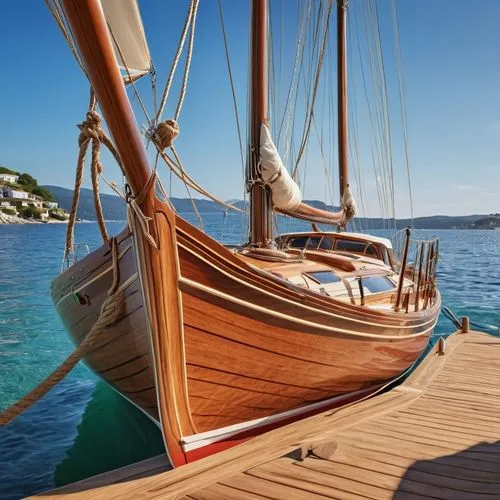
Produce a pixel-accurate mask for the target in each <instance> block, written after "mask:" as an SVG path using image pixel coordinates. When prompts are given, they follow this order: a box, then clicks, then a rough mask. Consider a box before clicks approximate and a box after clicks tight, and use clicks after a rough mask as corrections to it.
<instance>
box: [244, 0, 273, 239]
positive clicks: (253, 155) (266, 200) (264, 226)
mask: <svg viewBox="0 0 500 500" xmlns="http://www.w3.org/2000/svg"><path fill="white" fill-rule="evenodd" d="M251 23H252V24H251V54H252V55H251V79H250V81H251V89H250V113H249V116H250V143H249V145H248V160H247V161H248V165H247V182H249V183H250V244H251V245H253V246H258V247H262V246H264V247H265V246H268V245H270V243H271V241H272V236H273V227H272V206H271V194H270V192H269V189H268V188H266V187H265V186H263V185H262V184H260V183H254V182H253V181H255V180H258V179H259V175H258V172H257V167H258V163H259V157H260V127H261V125H262V124H263V123H267V0H252V20H251Z"/></svg>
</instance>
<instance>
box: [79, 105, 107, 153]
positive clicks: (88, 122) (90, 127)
mask: <svg viewBox="0 0 500 500" xmlns="http://www.w3.org/2000/svg"><path fill="white" fill-rule="evenodd" d="M101 124H102V118H101V116H100V115H99V113H98V112H97V111H95V110H93V109H91V110H89V111H87V115H86V118H85V120H84V121H83V122H82V123H79V124H78V125H77V126H78V128H79V129H80V137H79V138H78V145H79V146H80V147H81V146H82V144H83V143H84V142H86V141H88V140H90V139H95V140H98V141H102V139H103V136H104V130H103V128H102V125H101Z"/></svg>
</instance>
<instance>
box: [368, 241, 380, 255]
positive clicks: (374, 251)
mask: <svg viewBox="0 0 500 500" xmlns="http://www.w3.org/2000/svg"><path fill="white" fill-rule="evenodd" d="M365 253H366V255H373V256H374V257H378V254H377V249H376V248H375V247H374V246H373V245H372V244H371V243H368V245H367V247H366V250H365Z"/></svg>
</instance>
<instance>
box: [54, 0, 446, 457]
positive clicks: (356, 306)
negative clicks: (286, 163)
mask: <svg viewBox="0 0 500 500" xmlns="http://www.w3.org/2000/svg"><path fill="white" fill-rule="evenodd" d="M62 5H63V7H64V14H65V16H66V18H67V22H68V24H69V27H70V29H71V33H72V36H73V38H74V40H75V42H76V44H77V47H78V50H79V54H80V56H81V59H82V61H83V64H84V67H85V71H86V73H87V76H88V78H89V80H90V82H91V85H92V88H93V90H94V91H95V95H96V97H97V101H98V103H99V106H100V108H101V111H102V114H103V116H104V118H105V120H106V123H107V125H108V128H109V131H110V132H111V135H112V138H113V141H114V144H115V147H116V150H117V152H118V155H119V158H120V161H121V165H122V167H123V170H124V172H125V174H126V178H127V182H128V185H129V186H130V193H129V196H128V197H127V201H128V202H129V207H130V209H129V213H130V220H129V226H128V227H127V228H126V229H125V230H124V231H123V232H122V233H121V234H119V235H118V236H116V237H115V238H114V239H111V240H110V241H109V242H108V243H106V244H104V245H103V246H102V247H101V248H99V249H98V250H96V251H95V252H93V253H91V254H90V255H88V256H86V257H85V258H83V259H82V260H80V261H78V262H77V263H76V264H75V265H73V266H71V267H70V268H68V269H67V270H65V271H64V272H62V273H61V275H59V276H58V277H57V278H56V279H55V280H54V282H53V285H52V295H53V300H54V304H55V307H56V309H57V311H58V313H59V315H60V317H61V318H62V321H63V322H64V325H65V326H66V328H67V330H68V332H69V333H70V335H71V337H72V339H73V340H74V342H75V343H77V344H79V343H80V342H81V341H82V340H83V339H84V338H85V337H86V335H87V334H88V332H89V331H91V330H92V328H93V327H94V326H95V324H96V323H99V324H100V325H101V331H100V333H99V338H98V339H97V340H96V342H95V343H94V344H93V346H92V347H91V348H90V349H89V350H88V352H87V353H86V355H85V361H86V363H87V364H88V365H89V366H90V367H91V368H92V369H93V370H94V371H95V372H96V373H97V374H98V375H99V376H100V377H101V378H102V379H104V380H105V381H106V382H107V383H108V384H110V385H111V386H112V387H113V388H115V389H116V390H117V391H119V392H120V393H121V394H122V395H123V396H124V397H125V398H127V399H128V400H130V401H131V402H132V403H133V404H135V405H136V406H137V407H139V408H140V409H141V410H142V411H144V412H145V413H146V414H147V415H149V416H150V417H151V419H152V420H154V421H155V422H156V423H157V424H158V425H159V426H160V428H161V430H162V433H163V436H164V441H165V445H166V449H167V452H168V455H169V457H170V460H171V462H172V464H173V465H174V466H180V465H182V464H185V463H186V462H189V461H191V460H195V459H197V458H200V457H202V456H205V455H207V454H211V453H215V452H216V451H218V450H221V449H224V448H226V447H228V446H232V445H234V444H236V443H238V442H240V441H242V440H244V439H248V438H249V437H251V436H252V435H255V434H258V433H261V432H264V431H265V430H266V429H269V428H271V427H273V426H279V425H284V424H285V423H286V422H289V421H290V420H293V419H297V418H300V417H302V416H304V415H307V414H310V413H312V412H315V411H319V410H321V409H324V408H327V407H332V406H335V405H339V404H343V403H346V402H348V401H351V400H353V399H356V398H360V397H363V396H366V395H368V394H370V393H371V392H373V391H374V390H376V389H377V388H379V387H380V386H382V385H383V384H385V383H387V382H389V381H391V380H393V379H395V378H396V377H398V376H399V375H400V374H401V373H402V372H404V371H405V370H406V369H407V368H408V367H410V366H411V365H412V364H413V363H414V362H415V360H416V359H417V358H418V357H419V355H420V354H421V353H422V351H423V350H424V348H425V347H426V345H427V342H428V338H429V335H430V334H431V332H432V330H433V328H434V326H435V323H436V320H437V316H438V314H439V310H440V296H439V292H438V290H437V289H436V287H435V281H434V274H435V263H436V261H437V247H436V246H435V245H434V244H432V245H430V244H429V245H427V247H426V249H422V251H421V252H420V254H419V255H420V260H419V261H418V262H417V263H416V265H414V266H413V267H411V266H409V265H407V262H406V260H407V258H406V254H407V252H405V256H404V257H403V260H402V262H400V263H398V262H396V258H395V256H394V254H393V252H392V248H391V246H390V243H389V242H388V241H387V240H385V239H383V238H376V237H371V236H367V235H361V234H353V233H346V232H336V233H331V232H321V231H316V230H312V231H311V232H309V233H302V234H289V235H285V236H282V237H281V238H280V239H279V240H278V241H274V239H273V228H272V217H271V214H272V211H273V208H277V209H279V210H280V211H281V212H284V213H287V214H290V215H293V216H297V217H300V218H303V219H306V220H310V221H313V222H329V223H337V224H345V221H346V219H347V218H348V217H350V216H351V215H352V214H350V212H349V211H350V207H349V206H348V203H347V202H346V203H345V204H344V207H343V209H342V210H341V211H340V212H339V213H336V214H332V213H331V212H328V211H323V210H318V209H315V208H313V207H309V206H307V205H306V204H304V203H302V202H301V201H300V200H299V202H298V203H297V200H296V201H295V202H294V205H293V206H292V207H291V208H290V205H287V203H284V204H283V203H280V207H281V208H280V207H276V203H275V201H276V200H275V192H274V191H273V188H274V189H275V188H276V184H275V183H274V184H273V183H266V182H263V179H262V176H263V173H262V169H261V168H260V167H261V166H262V164H263V162H264V160H265V159H266V158H267V160H269V155H270V157H272V156H273V155H274V153H275V151H274V150H273V145H272V144H270V143H269V142H268V141H269V134H268V130H267V104H266V92H267V81H266V68H265V66H266V50H267V49H266V16H267V12H266V0H253V1H252V60H251V67H252V80H251V82H252V83H251V113H250V115H251V117H250V119H251V137H250V144H249V145H248V168H247V177H248V180H249V181H251V182H249V185H250V186H251V190H250V200H251V204H250V227H251V237H250V241H249V242H248V244H247V245H244V246H242V247H240V248H236V249H229V248H226V247H224V246H223V245H221V244H220V243H218V242H217V241H215V240H214V239H213V238H211V237H210V236H208V235H206V234H205V233H203V232H202V231H200V230H199V229H197V228H195V227H194V226H192V225H191V224H189V223H188V222H187V221H185V220H184V219H183V218H182V217H181V216H180V215H178V214H177V213H176V212H175V211H174V210H173V208H172V206H171V205H170V203H169V202H168V200H162V199H160V197H159V196H157V195H156V193H155V189H154V184H155V175H154V174H153V173H152V171H151V169H150V167H149V166H148V162H147V158H146V154H145V149H144V146H143V142H142V139H141V137H140V135H139V134H138V131H137V127H136V122H135V118H134V116H133V112H132V109H131V106H130V103H129V100H128V98H127V94H126V90H125V87H124V82H123V78H122V75H121V74H120V71H119V67H118V63H117V58H116V56H115V53H114V47H113V43H112V40H111V37H110V34H109V30H108V24H107V22H106V20H105V17H104V14H103V10H102V8H101V3H100V2H99V0H62ZM338 15H339V23H338V24H339V28H338V29H339V36H338V40H339V54H340V57H339V97H340V100H339V103H340V107H339V123H340V125H341V126H340V127H339V130H340V132H339V134H340V137H339V140H340V144H341V147H340V166H341V168H340V170H341V182H340V186H341V195H342V196H343V199H344V200H346V193H345V192H346V191H347V190H348V181H347V126H346V123H347V96H346V81H345V73H346V72H345V4H344V2H342V1H341V2H339V5H338ZM264 143H265V144H264ZM266 146H268V149H267V150H266ZM266 155H267V156H266ZM264 157H266V158H264ZM271 160H272V158H271ZM271 160H269V161H271ZM278 177H282V178H283V179H284V182H285V185H283V184H282V185H281V188H283V187H285V188H286V187H287V186H288V188H290V190H291V191H292V192H294V189H295V187H294V186H293V185H292V184H286V183H288V182H289V181H291V179H287V178H286V174H285V173H284V172H282V171H280V170H279V171H278ZM283 179H282V180H283ZM291 182H293V181H291ZM278 184H279V183H278ZM290 186H291V187H290ZM292 194H293V193H292ZM110 311H111V312H110Z"/></svg>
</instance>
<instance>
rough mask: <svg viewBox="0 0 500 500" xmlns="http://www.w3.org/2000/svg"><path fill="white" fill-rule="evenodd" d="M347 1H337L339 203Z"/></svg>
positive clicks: (344, 145)
mask: <svg viewBox="0 0 500 500" xmlns="http://www.w3.org/2000/svg"><path fill="white" fill-rule="evenodd" d="M346 12H347V0H337V101H338V102H337V106H338V144H339V145H338V148H339V189H340V203H341V204H342V199H343V196H344V192H345V190H346V188H347V186H348V185H349V172H348V123H347V62H346V61H347V57H346Z"/></svg>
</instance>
